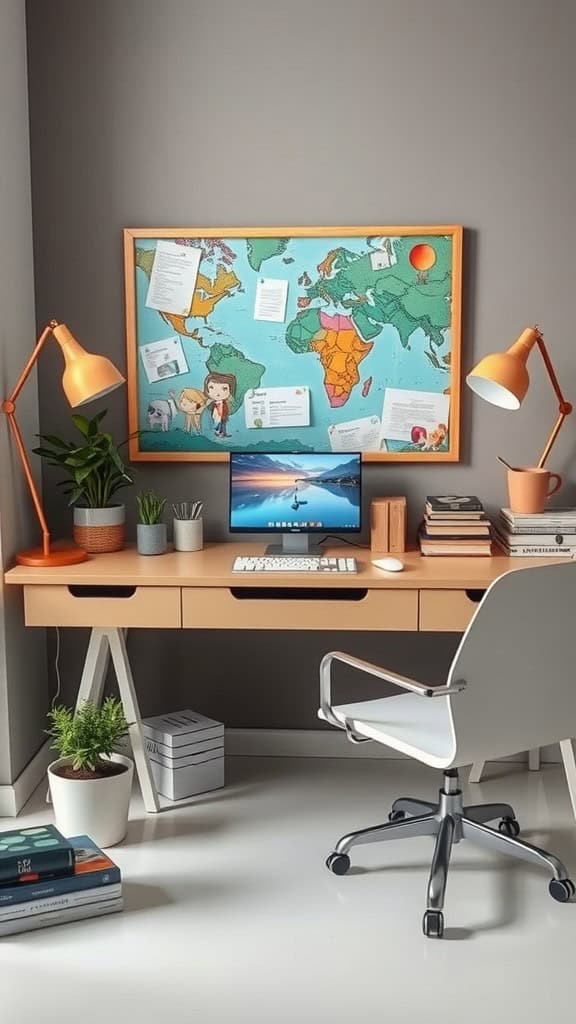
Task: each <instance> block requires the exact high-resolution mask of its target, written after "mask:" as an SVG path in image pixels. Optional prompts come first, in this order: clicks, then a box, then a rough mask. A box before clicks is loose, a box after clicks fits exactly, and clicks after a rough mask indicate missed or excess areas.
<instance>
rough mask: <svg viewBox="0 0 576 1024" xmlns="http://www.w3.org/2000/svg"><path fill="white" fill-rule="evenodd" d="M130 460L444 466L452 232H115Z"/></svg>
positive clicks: (453, 312)
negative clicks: (317, 455) (121, 269)
mask: <svg viewBox="0 0 576 1024" xmlns="http://www.w3.org/2000/svg"><path fill="white" fill-rule="evenodd" d="M124 251H125V287H126V325H127V351H128V396H129V418H130V434H131V441H130V446H131V447H130V457H131V458H132V459H133V460H135V461H138V460H149V461H169V460H172V461H196V460H208V461H220V460H225V459H227V458H228V454H229V452H231V451H244V452H254V453H258V452H266V453H274V452H278V453H281V452H315V451H317V452H325V451H330V450H333V451H362V453H363V458H364V459H365V460H366V461H382V462H387V461H401V462H413V461H417V462H433V461H443V462H455V461H457V460H458V457H459V435H460V316H461V262H462V228H461V227H460V226H454V225H452V226H446V225H444V226H433V227H431V226H411V227H333V228H332V227H322V228H320V227H318V228H310V227H307V228H301V227H300V228H294V227H281V228H280V227H278V228H160V229H153V228H126V229H125V231H124Z"/></svg>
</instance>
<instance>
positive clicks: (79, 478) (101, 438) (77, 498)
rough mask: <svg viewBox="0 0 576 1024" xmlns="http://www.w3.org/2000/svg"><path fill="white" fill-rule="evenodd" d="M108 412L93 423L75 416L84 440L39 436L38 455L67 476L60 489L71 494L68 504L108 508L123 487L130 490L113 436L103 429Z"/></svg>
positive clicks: (101, 413)
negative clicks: (101, 425)
mask: <svg viewBox="0 0 576 1024" xmlns="http://www.w3.org/2000/svg"><path fill="white" fill-rule="evenodd" d="M105 415H106V409H104V410H103V411H102V412H99V413H98V414H97V415H96V416H94V417H93V418H92V419H91V420H88V419H86V417H85V416H79V415H77V414H75V415H74V416H72V422H73V424H74V426H75V427H76V429H77V430H78V432H79V434H80V436H81V440H77V441H64V440H63V439H62V438H60V437H56V436H55V435H54V434H39V435H38V436H39V437H40V440H41V441H42V445H41V446H40V447H39V448H34V452H35V453H36V455H39V456H40V457H41V458H42V459H45V460H46V462H47V463H48V465H50V466H56V467H57V468H58V469H61V470H63V471H64V472H65V473H66V474H67V475H66V479H65V480H61V481H60V482H59V484H58V486H59V487H64V494H66V495H69V501H68V504H69V505H78V504H82V505H84V506H86V507H87V508H107V507H108V506H109V505H110V503H111V500H112V498H113V497H114V495H115V494H116V492H117V491H119V490H120V488H121V487H129V486H130V485H131V484H132V483H133V480H132V477H131V476H130V475H129V473H128V472H127V470H126V467H125V465H124V463H123V461H122V459H121V457H120V452H119V448H121V447H122V445H124V444H126V443H127V442H126V441H123V442H122V444H120V445H119V446H117V445H116V443H115V441H114V438H113V437H112V434H109V433H107V432H106V431H103V430H101V429H100V423H101V422H102V420H103V419H104V417H105Z"/></svg>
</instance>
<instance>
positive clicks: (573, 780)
mask: <svg viewBox="0 0 576 1024" xmlns="http://www.w3.org/2000/svg"><path fill="white" fill-rule="evenodd" d="M560 751H561V754H562V760H563V761H564V770H565V772H566V782H567V783H568V792H569V793H570V800H571V801H572V810H573V811H574V815H575V816H576V749H575V745H574V740H561V741H560Z"/></svg>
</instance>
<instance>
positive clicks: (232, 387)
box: [204, 373, 236, 437]
mask: <svg viewBox="0 0 576 1024" xmlns="http://www.w3.org/2000/svg"><path fill="white" fill-rule="evenodd" d="M204 394H205V395H206V399H207V403H208V408H209V410H210V415H211V416H212V423H213V424H214V433H215V434H216V437H230V436H231V435H230V434H229V433H228V431H227V430H226V424H227V423H228V420H229V419H230V399H231V398H234V396H235V394H236V377H235V376H234V374H233V373H209V374H208V376H207V377H206V380H205V381H204Z"/></svg>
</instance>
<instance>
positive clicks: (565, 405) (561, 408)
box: [536, 328, 572, 469]
mask: <svg viewBox="0 0 576 1024" xmlns="http://www.w3.org/2000/svg"><path fill="white" fill-rule="evenodd" d="M536 344H537V345H538V348H539V349H540V355H541V356H542V359H543V361H544V366H545V367H546V370H547V372H548V376H549V378H550V383H551V384H552V387H553V388H554V394H555V395H556V398H557V399H558V419H557V420H556V423H555V424H554V426H553V428H552V431H551V433H550V437H549V438H548V440H547V442H546V446H545V448H544V451H543V452H542V455H541V456H540V459H539V462H538V469H543V467H544V464H545V462H546V460H547V458H548V456H549V455H550V452H551V451H552V446H553V444H554V442H555V440H556V438H557V437H558V434H559V433H560V430H561V427H562V424H563V423H564V420H565V419H566V417H567V416H569V415H570V413H571V412H572V405H571V403H570V402H567V401H566V399H565V398H564V395H563V393H562V388H561V387H560V382H559V380H558V377H557V376H556V371H555V370H554V367H553V366H552V360H551V359H550V356H549V354H548V349H547V348H546V344H545V342H544V338H543V337H542V334H541V332H540V331H539V330H538V328H536Z"/></svg>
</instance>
